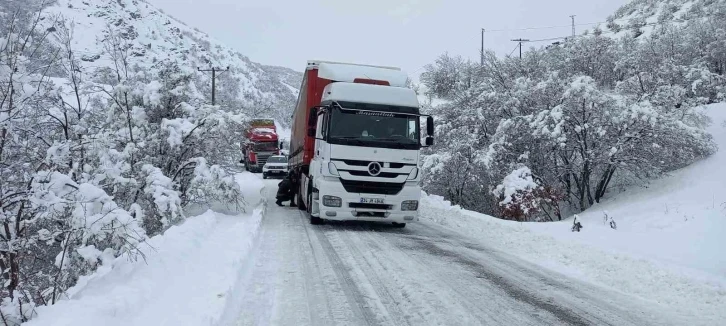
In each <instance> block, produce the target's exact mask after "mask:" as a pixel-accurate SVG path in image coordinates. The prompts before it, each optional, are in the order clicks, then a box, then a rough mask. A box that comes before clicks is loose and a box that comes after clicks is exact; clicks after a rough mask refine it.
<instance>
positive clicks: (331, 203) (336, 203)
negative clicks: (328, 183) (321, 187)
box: [323, 195, 418, 207]
mask: <svg viewBox="0 0 726 326" xmlns="http://www.w3.org/2000/svg"><path fill="white" fill-rule="evenodd" d="M342 205H343V200H342V199H340V197H336V196H328V195H325V196H323V206H328V207H340V206H342ZM417 205H418V204H417Z"/></svg>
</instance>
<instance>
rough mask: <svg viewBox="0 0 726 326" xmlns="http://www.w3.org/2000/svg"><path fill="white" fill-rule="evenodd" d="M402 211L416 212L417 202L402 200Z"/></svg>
mask: <svg viewBox="0 0 726 326" xmlns="http://www.w3.org/2000/svg"><path fill="white" fill-rule="evenodd" d="M401 210H402V211H416V210H418V200H404V201H403V202H402V203H401Z"/></svg>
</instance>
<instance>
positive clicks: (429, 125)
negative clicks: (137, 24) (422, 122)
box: [426, 116, 434, 142]
mask: <svg viewBox="0 0 726 326" xmlns="http://www.w3.org/2000/svg"><path fill="white" fill-rule="evenodd" d="M426 134H427V135H429V136H433V135H434V117H432V116H428V117H426ZM431 141H433V137H432V138H431ZM426 142H428V138H427V139H426Z"/></svg>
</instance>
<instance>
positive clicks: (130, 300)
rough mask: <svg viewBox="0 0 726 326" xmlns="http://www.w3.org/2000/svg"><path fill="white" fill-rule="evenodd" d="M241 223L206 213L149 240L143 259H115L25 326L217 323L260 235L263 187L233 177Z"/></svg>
mask: <svg viewBox="0 0 726 326" xmlns="http://www.w3.org/2000/svg"><path fill="white" fill-rule="evenodd" d="M237 181H238V183H239V184H240V186H241V187H242V189H243V193H244V195H245V200H246V202H247V203H248V204H249V205H251V206H256V208H254V209H253V210H248V212H249V213H248V214H245V215H225V214H222V213H218V212H215V211H212V210H207V211H206V212H204V213H202V214H201V215H198V216H194V217H190V218H188V219H187V220H186V221H185V222H184V223H182V224H180V225H176V226H172V227H171V228H170V229H168V230H167V231H166V232H165V233H164V234H163V235H159V236H155V237H153V238H151V239H149V240H148V245H143V246H142V248H141V250H142V251H143V253H144V258H143V259H139V260H136V261H131V260H129V259H128V257H123V256H122V257H119V258H117V259H115V260H113V261H111V262H110V263H109V264H105V265H104V266H102V267H100V268H99V269H98V271H96V272H95V273H93V274H91V275H89V276H85V277H83V278H81V279H80V280H79V282H78V284H77V285H76V286H75V287H74V288H72V289H71V290H70V291H69V293H70V299H69V300H65V301H62V302H59V303H57V304H56V305H53V306H48V307H41V308H39V309H38V317H37V318H35V319H33V320H31V321H30V322H28V323H27V325H33V326H35V325H80V326H83V325H107V326H111V325H209V324H214V323H217V322H218V321H219V320H218V319H219V318H220V316H221V315H222V312H223V310H224V309H225V305H226V304H227V300H228V298H229V297H231V296H232V293H231V292H232V290H233V288H234V285H235V283H236V281H237V278H238V274H239V273H238V270H239V269H240V268H242V266H244V263H245V261H246V259H245V258H246V256H247V254H248V253H249V251H250V249H251V248H252V245H253V242H254V241H255V238H256V235H257V233H258V231H259V226H260V222H261V219H262V214H263V210H264V205H263V204H261V203H262V200H263V199H262V196H261V191H262V187H264V184H263V183H262V181H261V180H259V178H257V177H255V176H254V175H252V174H250V173H242V174H239V175H238V176H237Z"/></svg>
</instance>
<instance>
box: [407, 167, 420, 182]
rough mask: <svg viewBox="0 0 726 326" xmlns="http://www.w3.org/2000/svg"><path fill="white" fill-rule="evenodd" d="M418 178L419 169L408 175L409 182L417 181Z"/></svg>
mask: <svg viewBox="0 0 726 326" xmlns="http://www.w3.org/2000/svg"><path fill="white" fill-rule="evenodd" d="M416 177H418V168H413V170H411V173H409V174H408V179H407V180H415V179H416Z"/></svg>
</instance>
